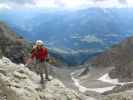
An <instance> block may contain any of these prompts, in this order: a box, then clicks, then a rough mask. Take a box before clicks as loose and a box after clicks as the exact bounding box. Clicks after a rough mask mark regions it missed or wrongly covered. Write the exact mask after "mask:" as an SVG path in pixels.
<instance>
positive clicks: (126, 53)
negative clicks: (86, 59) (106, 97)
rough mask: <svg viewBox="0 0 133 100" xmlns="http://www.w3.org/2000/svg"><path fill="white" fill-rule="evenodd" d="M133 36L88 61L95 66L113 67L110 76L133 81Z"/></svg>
mask: <svg viewBox="0 0 133 100" xmlns="http://www.w3.org/2000/svg"><path fill="white" fill-rule="evenodd" d="M132 62H133V37H129V38H127V39H126V40H124V41H122V42H121V43H120V44H118V45H115V46H113V47H112V48H111V49H110V50H108V51H106V52H104V53H102V54H101V55H99V56H97V57H96V58H94V59H93V60H92V61H91V62H90V63H91V65H92V66H95V67H110V66H114V67H115V69H114V70H112V72H111V73H110V76H111V78H119V79H120V81H133V75H132V72H133V67H132V65H133V64H132Z"/></svg>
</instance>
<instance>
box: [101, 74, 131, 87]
mask: <svg viewBox="0 0 133 100" xmlns="http://www.w3.org/2000/svg"><path fill="white" fill-rule="evenodd" d="M98 80H99V81H102V82H106V83H111V84H113V85H125V84H130V83H133V82H119V80H118V79H112V78H110V77H109V73H106V74H104V75H103V76H102V77H100V78H99V79H98Z"/></svg>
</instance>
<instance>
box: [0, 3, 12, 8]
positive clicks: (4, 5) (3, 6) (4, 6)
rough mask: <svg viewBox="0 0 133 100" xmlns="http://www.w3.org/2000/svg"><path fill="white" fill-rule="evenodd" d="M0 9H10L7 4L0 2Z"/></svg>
mask: <svg viewBox="0 0 133 100" xmlns="http://www.w3.org/2000/svg"><path fill="white" fill-rule="evenodd" d="M0 9H11V7H10V6H9V5H8V4H0Z"/></svg>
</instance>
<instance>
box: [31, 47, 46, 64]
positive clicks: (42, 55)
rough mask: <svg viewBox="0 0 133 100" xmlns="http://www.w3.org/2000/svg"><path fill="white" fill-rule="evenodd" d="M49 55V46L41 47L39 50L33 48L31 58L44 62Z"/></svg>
mask: <svg viewBox="0 0 133 100" xmlns="http://www.w3.org/2000/svg"><path fill="white" fill-rule="evenodd" d="M47 57H48V49H47V48H40V49H37V50H32V56H31V58H32V59H34V58H36V59H37V60H39V61H40V62H43V61H45V60H46V58H47Z"/></svg>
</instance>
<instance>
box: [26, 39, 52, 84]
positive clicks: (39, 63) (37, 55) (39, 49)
mask: <svg viewBox="0 0 133 100" xmlns="http://www.w3.org/2000/svg"><path fill="white" fill-rule="evenodd" d="M47 59H48V49H47V48H45V47H44V43H43V41H41V40H37V41H36V45H35V46H33V49H32V52H31V61H28V62H27V64H26V66H27V65H28V64H30V63H32V62H33V61H35V62H36V68H35V69H36V71H37V73H38V74H40V77H41V83H42V84H43V83H44V77H43V73H44V72H45V79H46V80H47V81H50V79H49V77H48V69H47V65H46V60H47Z"/></svg>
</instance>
